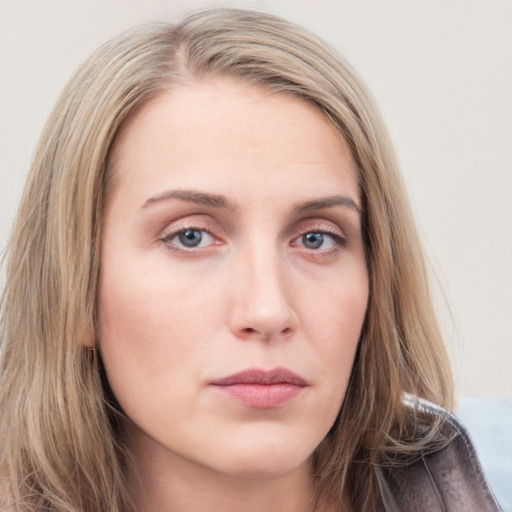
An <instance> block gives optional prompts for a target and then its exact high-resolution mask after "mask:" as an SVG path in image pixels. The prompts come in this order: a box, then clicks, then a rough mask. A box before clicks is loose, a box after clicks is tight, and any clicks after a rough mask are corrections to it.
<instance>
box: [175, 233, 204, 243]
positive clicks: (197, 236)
mask: <svg viewBox="0 0 512 512" xmlns="http://www.w3.org/2000/svg"><path fill="white" fill-rule="evenodd" d="M178 239H179V241H180V242H181V243H182V244H183V245H184V246H185V247H197V246H198V245H199V244H200V243H201V240H202V239H203V235H202V233H201V231H200V230H199V229H187V230H185V231H182V232H181V233H180V234H179V235H178Z"/></svg>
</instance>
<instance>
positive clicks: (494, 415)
mask: <svg viewBox="0 0 512 512" xmlns="http://www.w3.org/2000/svg"><path fill="white" fill-rule="evenodd" d="M455 414H456V415H457V417H458V418H459V419H460V420H461V422H462V423H463V424H464V426H465V427H466V428H467V430H468V431H469V434H470V436H471V439H472V441H473V444H474V445H475V448H476V450H477V452H478V456H479V458H480V462H481V464H482V467H483V469H484V471H485V474H486V476H487V479H488V481H489V484H490V486H491V489H492V490H493V492H494V495H495V496H496V499H497V500H498V503H499V504H500V506H501V508H502V509H503V512H512V397H510V398H508V397H505V398H463V399H461V400H460V401H459V403H458V404H457V407H456V409H455Z"/></svg>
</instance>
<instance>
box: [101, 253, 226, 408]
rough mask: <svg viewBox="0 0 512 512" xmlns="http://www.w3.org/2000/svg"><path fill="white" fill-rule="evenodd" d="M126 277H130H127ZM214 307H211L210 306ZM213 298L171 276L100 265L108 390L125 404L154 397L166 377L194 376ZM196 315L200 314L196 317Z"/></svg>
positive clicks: (211, 318) (166, 382)
mask: <svg viewBox="0 0 512 512" xmlns="http://www.w3.org/2000/svg"><path fill="white" fill-rule="evenodd" d="M127 275H129V276H130V278H129V279H126V276H127ZM212 303H213V304H212ZM214 304H215V301H214V298H213V297H212V296H211V292H210V293H208V292H207V291H206V290H205V291H204V293H202V292H201V293H198V285H197V283H190V282H188V283H186V285H185V284H184V283H182V282H180V279H179V276H176V275H173V274H172V273H170V272H167V273H162V272H161V273H157V272H155V269H153V271H152V272H150V271H146V270H144V269H142V270H141V271H140V272H137V269H136V268H134V266H133V265H132V266H131V267H130V271H129V272H126V269H125V268H123V265H122V261H117V262H116V265H115V266H108V265H105V268H104V273H103V276H102V279H101V280H100V289H99V301H98V311H99V336H98V337H99V343H100V349H101V354H102V358H103V361H104V363H105V368H106V371H107V376H108V380H109V383H110V386H111V387H112V390H113V392H114V394H115V396H116V397H117V399H118V400H119V402H120V403H121V404H122V405H123V407H124V406H125V403H126V404H127V403H128V402H131V403H137V400H139V401H140V403H142V404H143V403H146V402H147V401H148V396H149V397H154V399H155V401H156V400H157V399H158V396H157V395H158V390H164V389H169V386H170V379H171V377H172V379H173V385H174V386H180V385H181V382H182V381H184V379H185V378H186V376H187V374H188V375H194V372H197V370H196V368H197V366H198V365H197V363H198V362H200V361H201V360H203V359H204V358H205V357H206V355H205V351H206V347H207V345H208V340H209V339H210V338H211V335H212V331H213V330H215V329H217V328H218V326H217V325H216V323H215V318H216V317H217V316H218V313H217V312H216V311H215V309H214V307H215V306H214ZM198 312H201V313H200V315H199V314H198Z"/></svg>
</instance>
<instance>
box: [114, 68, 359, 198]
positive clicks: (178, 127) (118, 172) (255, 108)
mask: <svg viewBox="0 0 512 512" xmlns="http://www.w3.org/2000/svg"><path fill="white" fill-rule="evenodd" d="M112 171H113V173H114V175H115V180H114V182H115V183H117V184H115V185H114V188H117V187H123V184H124V185H126V184H130V183H131V186H133V185H134V184H135V183H137V184H138V186H140V187H141V188H148V193H149V192H150V190H149V188H151V187H153V189H154V188H157V187H158V186H163V185H164V182H166V181H168V182H169V183H168V184H169V186H172V185H173V184H172V180H173V178H177V177H178V176H179V178H180V179H181V180H183V181H185V182H187V183H185V184H186V185H187V186H188V187H190V186H194V187H195V186H198V185H204V186H207V187H212V188H214V189H216V190H215V191H216V192H224V191H225V190H226V189H229V188H230V185H234V184H235V183H240V182H241V178H243V177H244V176H245V177H250V178H252V179H254V178H255V177H257V179H258V180H264V181H265V182H266V183H268V185H269V186H275V185H277V183H276V178H277V177H279V175H282V176H284V177H286V178H293V180H294V182H300V181H304V180H305V181H307V182H308V186H309V187H311V188H312V189H315V188H317V187H320V186H321V184H322V183H324V184H325V186H328V182H331V185H332V184H333V182H335V181H336V182H339V183H340V185H342V186H343V187H345V188H347V187H348V188H349V189H351V191H352V193H353V194H354V195H355V196H356V197H358V196H359V194H358V187H357V180H356V173H355V164H354V162H353V159H352V156H351V154H350V150H349V148H348V146H347V144H346V143H345V142H344V140H343V138H342V136H341V135H340V133H339V132H338V131H337V129H336V128H335V127H334V125H333V124H332V122H331V121H330V120H329V119H328V118H327V116H326V115H325V114H324V113H323V112H322V111H321V110H320V109H319V108H318V107H316V106H315V105H313V104H312V103H309V102H307V101H305V100H303V99H300V98H298V97H297V96H295V95H293V94H290V93H285V92H275V91H271V90H269V89H265V88H262V87H259V86H255V85H251V84H248V83H246V82H244V81H238V80H233V79H228V78H216V79H212V80H209V81H203V82H195V83H191V84H187V85H180V86H178V87H176V88H174V89H171V90H169V91H166V92H164V93H162V94H160V95H159V96H157V97H156V98H154V99H153V100H152V101H150V102H149V103H147V104H146V105H144V106H143V107H142V108H141V109H140V110H139V111H138V112H137V113H136V114H135V115H134V116H133V117H132V118H131V119H130V120H129V121H128V122H127V124H126V126H125V127H124V129H123V131H122V133H121V134H120V135H119V137H118V139H117V142H116V144H115V147H114V152H113V158H112ZM198 179H199V180H200V181H201V183H198V182H197V181H198ZM247 185H249V186H250V180H249V183H246V186H247ZM146 186H147V187H146ZM325 186H324V188H325ZM219 189H220V190H219ZM319 192H320V191H319ZM321 192H324V191H321Z"/></svg>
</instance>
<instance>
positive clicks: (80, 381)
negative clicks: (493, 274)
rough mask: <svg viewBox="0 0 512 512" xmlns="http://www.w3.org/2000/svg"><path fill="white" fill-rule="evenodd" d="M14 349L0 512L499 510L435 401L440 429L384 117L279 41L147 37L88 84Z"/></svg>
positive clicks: (19, 298) (435, 373)
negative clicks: (10, 511) (430, 403)
mask: <svg viewBox="0 0 512 512" xmlns="http://www.w3.org/2000/svg"><path fill="white" fill-rule="evenodd" d="M2 329H3V332H2V336H3V347H2V360H1V368H0V370H1V377H0V378H1V385H0V397H1V398H0V403H1V407H2V416H1V420H0V422H1V423H0V424H1V427H0V432H1V435H2V440H3V443H2V447H1V456H0V467H1V470H0V471H1V473H2V476H3V480H2V481H3V493H2V499H3V508H2V510H20V511H21V510H23V511H26V510H31V511H33V510H58V511H76V510H83V511H91V512H92V511H95V512H97V511H98V510H105V511H106V510H108V511H123V512H125V511H128V510H151V511H157V510H173V511H174V510H176V511H180V510H195V511H202V510H213V509H214V508H215V510H217V511H224V510H240V509H242V508H243V509H244V510H246V511H251V510H280V511H284V512H286V511H298V510H301V511H302V510H308V511H311V510H316V511H320V510H322V511H331V510H332V511H334V510H336V511H338V510H355V511H359V510H411V509H414V510H463V509H471V508H473V509H478V510H496V509H497V505H496V504H495V502H494V500H493V497H492V494H491V493H490V491H489V489H488V488H487V486H486V484H485V478H484V477H483V474H482V472H481V469H480V468H479V466H478V463H477V462H476V458H475V456H474V453H473V451H472V449H471V447H470V446H469V447H468V446H467V445H466V441H467V439H466V437H465V434H464V432H463V431H462V430H460V426H459V425H458V424H457V423H456V422H455V421H454V420H453V419H452V418H451V417H450V416H449V415H448V413H446V412H444V409H440V408H437V407H435V406H433V405H429V403H427V402H426V401H425V400H428V401H430V402H435V403H437V404H439V405H440V406H442V407H444V408H446V409H450V408H451V406H452V403H453V396H452V383H451V377H450V370H449V367H448V363H447V357H446V354H445V351H444V348H443V344H442V340H441V338H440V335H439V332H438V328H437V325H436V322H435V319H434V315H433V310H432V305H431V301H430V297H429V291H428V284H427V278H426V272H425V266H424V263H423V259H422V253H421V248H420V244H419V241H418V239H417V235H416V232H415V228H414V224H413V221H412V219H411V215H410V211H409V207H408V205H407V200H406V198H405V194H404V191H403V187H402V184H401V179H400V176H399V174H398V171H397V167H396V164H395V161H394V157H393V154H392V150H391V144H390V142H389V139H388V137H387V135H386V131H385V129H384V127H383V125H382V123H381V121H380V118H379V115H378V113H377V111H376V109H375V107H374V105H373V102H372V100H371V98H370V96H369V94H368V93H367V92H366V90H365V88H364V86H363V85H362V83H361V81H360V80H359V78H357V76H356V75H355V74H354V72H353V71H352V70H351V69H350V67H349V66H348V65H347V64H346V63H345V62H344V61H343V60H342V59H340V58H339V56H337V55H336V54H335V53H334V52H333V51H332V50H331V49H330V48H328V47H326V46H325V44H324V43H323V42H321V41H319V40H317V39H316V38H314V37H313V36H312V35H311V34H309V33H307V32H306V31H304V30H303V29H301V28H299V27H296V26H294V25H291V24H289V23H287V22H285V21H283V20H280V19H278V18H275V17H273V16H269V15H265V14H261V13H255V12H249V11H241V10H233V9H220V10H210V11H204V12H201V13H198V14H196V15H192V16H190V17H188V18H187V19H185V20H184V21H183V22H182V23H181V24H179V25H177V26H172V25H168V24H152V25H145V26H141V27H139V28H136V29H134V30H132V31H129V32H127V33H125V34H123V35H121V36H120V37H118V38H117V39H114V40H113V41H111V42H109V43H107V44H105V45H104V46H103V47H101V48H100V49H99V50H98V51H97V52H95V53H94V54H93V55H92V56H91V58H90V59H89V60H88V61H87V62H86V63H85V64H84V65H83V66H82V68H81V69H80V70H79V71H78V73H77V74H76V75H75V77H74V78H73V79H72V80H71V82H70V83H69V85H68V86H67V88H66V89H65V91H64V93H63V95H62V96H61V98H60V100H59V102H58V104H57V106H56V107H55V110H54V112H53V113H52V115H51V117H50V120H49V121H48V124H47V126H46V128H45V131H44V133H43V135H42V138H41V143H40V146H39V149H38V151H37V154H36V157H35V159H34V163H33V166H32V170H31V173H30V177H29V181H28V183H27V186H26V190H25V194H24V197H23V200H22V204H21V206H20V211H19V214H18V220H17V223H16V225H15V228H14V233H13V237H12V242H11V248H10V254H9V261H8V266H7V282H6V287H5V294H4V300H3V316H2ZM433 471H434V473H432V472H433ZM436 471H439V472H438V473H436ZM441 474H443V475H447V476H443V477H442V478H438V476H437V475H441ZM429 475H430V476H429ZM475 478H477V479H479V481H478V482H477V483H476V484H475V482H474V479H475ZM482 482H483V483H482ZM436 507H437V508H436ZM443 507H444V508H443Z"/></svg>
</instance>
